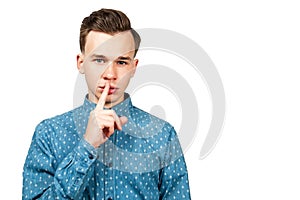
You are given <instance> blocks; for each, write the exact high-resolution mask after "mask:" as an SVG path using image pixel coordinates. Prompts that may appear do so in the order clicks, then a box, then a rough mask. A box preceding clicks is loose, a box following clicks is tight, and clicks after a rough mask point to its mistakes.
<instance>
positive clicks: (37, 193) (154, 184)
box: [22, 94, 190, 200]
mask: <svg viewBox="0 0 300 200" xmlns="http://www.w3.org/2000/svg"><path fill="white" fill-rule="evenodd" d="M126 97H127V98H126V99H125V100H124V101H123V102H122V103H120V104H118V105H116V106H115V107H113V108H112V109H113V110H114V111H115V112H116V113H117V114H118V115H119V116H127V118H128V122H127V123H126V124H125V125H124V126H123V129H122V131H119V130H116V131H115V133H114V134H113V135H112V136H111V137H110V138H109V140H108V141H107V142H106V143H104V144H103V145H101V146H100V147H99V148H97V149H95V148H94V147H93V146H91V145H90V144H89V143H88V142H86V141H85V140H84V139H83V134H84V133H85V128H86V126H87V122H88V117H89V113H90V112H91V111H92V110H93V109H94V108H95V106H96V105H95V104H94V103H92V102H90V101H89V100H88V99H87V98H85V101H84V103H83V105H82V106H80V107H78V108H76V109H73V110H71V111H69V112H67V113H64V114H62V115H58V116H55V117H53V118H50V119H46V120H44V121H42V122H41V123H39V124H38V126H37V127H36V130H35V132H34V135H33V138H32V143H31V146H30V148H29V151H28V155H27V158H26V161H25V164H24V170H23V194H22V199H23V200H27V199H83V200H88V199H94V200H98V199H101V200H102V199H103V200H109V199H111V200H115V199H120V200H123V199H130V200H132V199H137V200H138V199H146V200H148V199H157V200H158V199H168V200H169V199H190V191H189V182H188V173H187V169H186V164H185V160H184V157H183V154H182V150H181V147H180V143H179V141H178V137H177V134H176V132H175V130H174V128H173V127H172V126H171V125H170V124H169V123H167V122H165V121H163V120H161V119H159V118H157V117H155V116H152V115H151V114H149V113H147V112H144V111H142V110H141V109H138V108H136V107H134V106H133V105H132V103H131V99H130V97H129V96H128V95H127V94H126Z"/></svg>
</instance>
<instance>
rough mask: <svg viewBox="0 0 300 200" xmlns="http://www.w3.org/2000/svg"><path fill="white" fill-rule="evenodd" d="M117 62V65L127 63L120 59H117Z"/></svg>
mask: <svg viewBox="0 0 300 200" xmlns="http://www.w3.org/2000/svg"><path fill="white" fill-rule="evenodd" d="M117 63H118V65H127V64H128V63H127V62H125V61H121V60H119V61H117Z"/></svg>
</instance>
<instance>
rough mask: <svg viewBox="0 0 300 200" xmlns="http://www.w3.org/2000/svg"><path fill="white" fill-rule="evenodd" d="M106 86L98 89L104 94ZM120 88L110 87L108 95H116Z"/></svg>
mask: <svg viewBox="0 0 300 200" xmlns="http://www.w3.org/2000/svg"><path fill="white" fill-rule="evenodd" d="M104 88H105V86H99V87H98V89H99V91H100V92H101V93H102V92H103V90H104ZM118 89H119V88H117V87H114V86H110V87H109V90H108V95H111V94H114V93H116V91H117V90H118Z"/></svg>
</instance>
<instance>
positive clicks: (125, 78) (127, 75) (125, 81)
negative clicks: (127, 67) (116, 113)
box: [119, 71, 131, 88]
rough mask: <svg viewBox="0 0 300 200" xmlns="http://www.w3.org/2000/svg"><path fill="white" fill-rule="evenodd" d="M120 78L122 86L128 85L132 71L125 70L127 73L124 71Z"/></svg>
mask: <svg viewBox="0 0 300 200" xmlns="http://www.w3.org/2000/svg"><path fill="white" fill-rule="evenodd" d="M119 77H120V79H119V84H120V86H121V87H123V88H124V87H127V85H128V83H129V81H130V79H131V73H130V72H128V71H127V72H125V73H122V75H121V76H119Z"/></svg>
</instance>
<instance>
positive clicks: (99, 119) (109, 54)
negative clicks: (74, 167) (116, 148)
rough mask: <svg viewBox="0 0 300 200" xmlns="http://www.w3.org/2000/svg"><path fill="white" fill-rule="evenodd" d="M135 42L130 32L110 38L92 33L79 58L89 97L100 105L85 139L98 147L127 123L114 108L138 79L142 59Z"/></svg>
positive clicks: (80, 70) (92, 117) (95, 111)
mask: <svg viewBox="0 0 300 200" xmlns="http://www.w3.org/2000/svg"><path fill="white" fill-rule="evenodd" d="M134 49H135V47H134V40H133V37H132V34H131V33H130V32H129V31H125V32H122V33H118V34H116V35H109V34H106V33H103V32H97V31H90V32H89V34H88V35H87V38H86V44H85V52H82V53H81V54H79V55H77V68H78V70H79V72H80V73H82V74H84V75H85V79H86V82H87V86H88V98H89V100H90V101H92V102H94V103H96V104H97V106H96V108H95V109H94V110H93V111H92V112H91V113H90V117H89V121H88V125H87V128H86V132H85V134H84V138H85V140H86V141H87V142H89V143H90V144H91V145H93V146H94V147H95V148H97V147H99V146H100V145H102V144H103V143H104V142H106V141H107V140H108V138H109V137H110V136H111V135H112V134H113V133H114V130H115V129H118V130H122V126H123V125H124V124H125V123H126V122H127V118H126V117H125V116H121V117H119V116H118V115H117V114H116V113H115V111H114V110H113V109H109V110H107V109H104V108H112V107H113V106H115V105H117V104H119V103H120V102H122V101H123V100H124V92H125V89H126V88H127V86H128V84H129V82H130V79H131V78H132V77H133V76H134V74H135V70H136V67H137V64H138V60H137V59H134Z"/></svg>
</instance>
